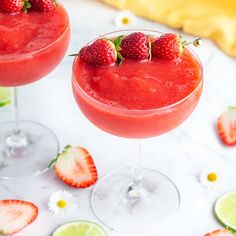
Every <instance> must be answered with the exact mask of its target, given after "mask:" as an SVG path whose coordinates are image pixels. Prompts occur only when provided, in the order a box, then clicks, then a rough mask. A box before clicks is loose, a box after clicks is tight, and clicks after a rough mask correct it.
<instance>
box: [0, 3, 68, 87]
mask: <svg viewBox="0 0 236 236" xmlns="http://www.w3.org/2000/svg"><path fill="white" fill-rule="evenodd" d="M69 38H70V30H69V27H68V16H67V13H66V11H65V9H64V7H63V6H62V5H58V6H57V8H56V9H55V10H54V11H51V12H47V13H41V12H35V11H30V12H29V13H27V14H26V13H20V14H18V15H8V14H3V13H0V86H7V87H11V86H19V85H24V84H28V83H31V82H34V81H36V80H38V79H41V78H42V77H43V76H45V75H47V74H48V73H49V72H50V71H52V70H53V69H54V68H55V67H56V66H57V65H58V63H59V62H60V61H61V59H62V58H63V56H64V54H65V52H66V49H67V47H68V44H69Z"/></svg>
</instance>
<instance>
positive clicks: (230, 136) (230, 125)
mask: <svg viewBox="0 0 236 236" xmlns="http://www.w3.org/2000/svg"><path fill="white" fill-rule="evenodd" d="M217 131H218V134H219V136H220V138H221V140H222V142H223V143H224V144H226V145H228V146H233V145H236V107H229V108H228V110H227V111H225V112H223V113H222V114H221V115H220V117H219V118H218V121H217Z"/></svg>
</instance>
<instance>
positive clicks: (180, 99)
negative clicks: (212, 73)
mask: <svg viewBox="0 0 236 236" xmlns="http://www.w3.org/2000/svg"><path fill="white" fill-rule="evenodd" d="M73 69H74V71H73V72H74V79H73V91H74V95H75V99H76V101H77V103H78V105H79V106H80V108H81V110H82V111H83V113H84V114H85V115H86V116H87V118H88V119H89V120H90V121H92V122H93V123H94V124H95V125H96V126H98V127H99V128H101V129H103V130H105V131H107V132H109V133H112V134H115V135H118V136H122V137H127V138H146V137H151V136H156V135H159V134H162V133H165V132H167V131H169V130H171V129H173V128H175V127H176V126H178V125H179V124H181V123H182V122H183V121H184V120H185V119H186V118H187V117H188V116H189V115H190V114H191V113H192V111H193V109H194V108H195V106H196V105H197V102H198V100H199V98H200V94H201V90H202V80H201V77H202V68H201V65H200V63H199V61H198V60H197V59H196V58H195V56H194V55H193V54H192V53H191V52H190V51H189V50H187V49H185V51H184V53H183V55H182V56H181V57H180V58H179V59H177V60H161V59H156V58H153V59H152V60H151V61H137V60H127V59H126V60H124V62H123V63H122V65H120V66H118V65H115V66H109V67H94V66H90V65H88V64H86V63H84V62H83V61H82V60H80V58H79V57H78V58H77V59H76V61H75V63H74V68H73ZM172 104H175V105H173V106H170V105H172ZM167 106H170V107H167ZM165 107H166V108H165Z"/></svg>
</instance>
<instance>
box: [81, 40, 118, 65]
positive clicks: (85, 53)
mask: <svg viewBox="0 0 236 236" xmlns="http://www.w3.org/2000/svg"><path fill="white" fill-rule="evenodd" d="M79 56H80V58H81V59H82V60H83V61H84V62H86V63H88V64H91V65H98V66H107V65H111V64H113V63H115V62H116V60H117V51H116V48H115V45H114V43H113V42H112V41H110V40H107V39H97V40H96V41H95V42H93V43H92V44H91V45H89V46H85V47H83V48H82V49H81V50H80V52H79Z"/></svg>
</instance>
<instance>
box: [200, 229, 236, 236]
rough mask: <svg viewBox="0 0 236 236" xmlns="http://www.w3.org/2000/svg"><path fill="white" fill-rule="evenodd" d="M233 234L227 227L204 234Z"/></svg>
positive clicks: (227, 235)
mask: <svg viewBox="0 0 236 236" xmlns="http://www.w3.org/2000/svg"><path fill="white" fill-rule="evenodd" d="M234 235H235V234H234V233H232V232H231V231H229V230H227V229H218V230H215V231H213V232H211V233H208V234H205V235H204V236H234Z"/></svg>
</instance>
